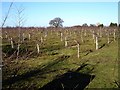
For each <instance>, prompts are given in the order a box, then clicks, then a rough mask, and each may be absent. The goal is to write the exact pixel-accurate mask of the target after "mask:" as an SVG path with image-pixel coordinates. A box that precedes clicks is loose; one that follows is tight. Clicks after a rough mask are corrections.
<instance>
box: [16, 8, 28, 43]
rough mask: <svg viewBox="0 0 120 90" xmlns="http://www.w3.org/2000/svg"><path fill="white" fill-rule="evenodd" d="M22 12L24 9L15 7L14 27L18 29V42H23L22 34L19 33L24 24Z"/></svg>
mask: <svg viewBox="0 0 120 90" xmlns="http://www.w3.org/2000/svg"><path fill="white" fill-rule="evenodd" d="M24 10H25V8H24V7H22V6H19V7H17V6H16V26H17V27H18V32H19V41H21V40H22V41H24V40H23V39H24V34H22V33H21V27H22V26H23V25H24V23H25V21H26V20H25V17H24Z"/></svg>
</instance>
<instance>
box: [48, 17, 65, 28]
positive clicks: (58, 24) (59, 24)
mask: <svg viewBox="0 0 120 90" xmlns="http://www.w3.org/2000/svg"><path fill="white" fill-rule="evenodd" d="M63 22H64V21H63V20H62V19H61V18H59V17H56V18H54V19H53V20H50V22H49V24H50V25H51V26H53V27H56V28H57V27H63V25H62V23H63Z"/></svg>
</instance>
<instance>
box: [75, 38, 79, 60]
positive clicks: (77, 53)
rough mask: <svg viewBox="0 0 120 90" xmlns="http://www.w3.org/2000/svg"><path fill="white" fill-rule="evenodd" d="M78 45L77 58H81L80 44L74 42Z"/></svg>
mask: <svg viewBox="0 0 120 90" xmlns="http://www.w3.org/2000/svg"><path fill="white" fill-rule="evenodd" d="M74 41H75V42H76V43H77V57H78V58H79V57H80V44H79V42H78V41H77V40H74Z"/></svg>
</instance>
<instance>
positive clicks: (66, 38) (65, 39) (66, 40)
mask: <svg viewBox="0 0 120 90" xmlns="http://www.w3.org/2000/svg"><path fill="white" fill-rule="evenodd" d="M67 46H68V44H67V37H66V36H65V47H67Z"/></svg>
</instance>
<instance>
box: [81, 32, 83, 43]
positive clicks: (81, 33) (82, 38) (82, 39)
mask: <svg viewBox="0 0 120 90" xmlns="http://www.w3.org/2000/svg"><path fill="white" fill-rule="evenodd" d="M81 40H82V42H83V35H82V32H81Z"/></svg>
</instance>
